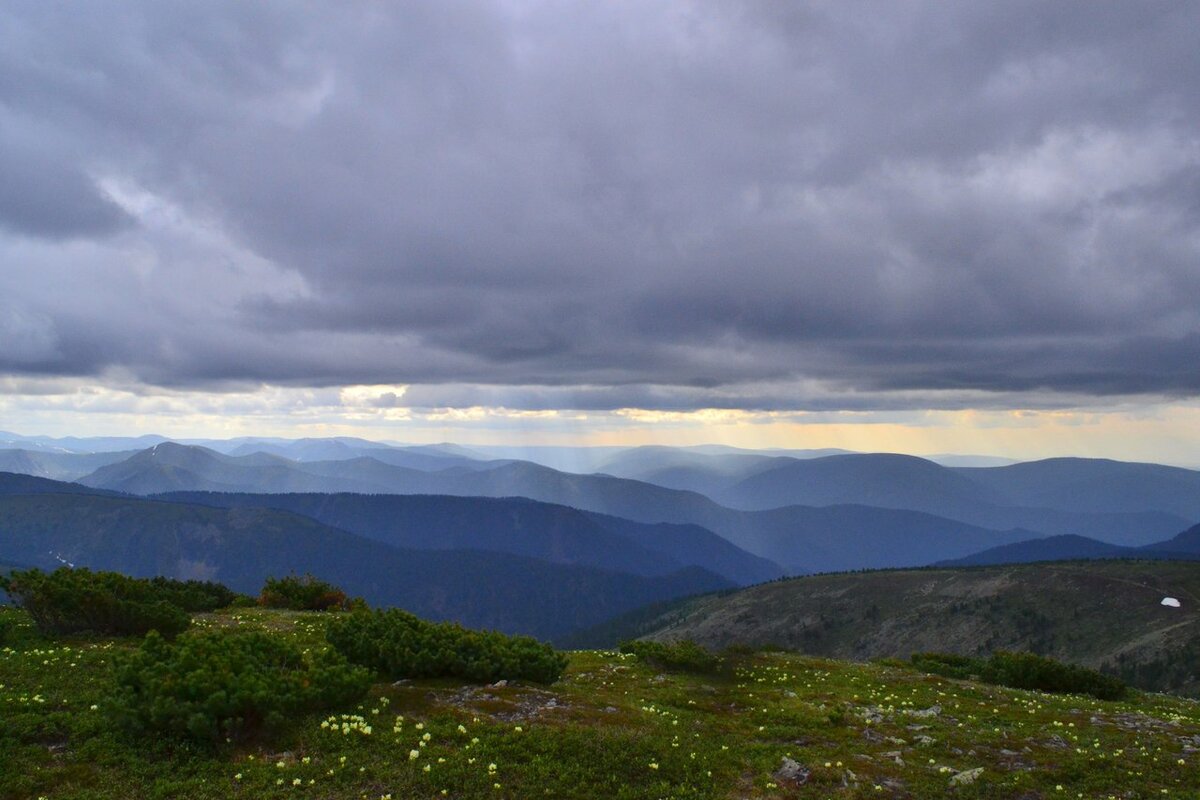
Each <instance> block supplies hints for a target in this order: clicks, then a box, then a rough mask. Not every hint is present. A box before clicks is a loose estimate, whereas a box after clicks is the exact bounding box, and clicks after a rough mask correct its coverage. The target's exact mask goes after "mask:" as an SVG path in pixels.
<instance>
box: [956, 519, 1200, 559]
mask: <svg viewBox="0 0 1200 800" xmlns="http://www.w3.org/2000/svg"><path fill="white" fill-rule="evenodd" d="M1107 558H1131V559H1136V558H1140V559H1152V560H1164V561H1171V560H1200V525H1195V526H1193V527H1191V528H1188V529H1187V530H1185V531H1183V532H1182V533H1180V534H1178V535H1176V536H1173V537H1171V538H1170V539H1167V540H1165V541H1162V542H1154V543H1153V544H1148V545H1144V546H1143V547H1120V546H1118V545H1113V544H1108V543H1106V542H1100V541H1097V540H1095V539H1089V538H1087V537H1086V536H1051V537H1048V538H1045V539H1030V540H1027V541H1022V542H1014V543H1012V544H1007V545H1001V546H999V547H992V548H988V549H987V550H983V551H980V552H978V553H972V554H971V555H969V556H965V557H963V558H956V559H950V560H946V561H941V562H939V563H938V564H937V565H936V566H946V567H968V566H985V565H990V564H1027V563H1031V562H1035V561H1072V560H1088V559H1107Z"/></svg>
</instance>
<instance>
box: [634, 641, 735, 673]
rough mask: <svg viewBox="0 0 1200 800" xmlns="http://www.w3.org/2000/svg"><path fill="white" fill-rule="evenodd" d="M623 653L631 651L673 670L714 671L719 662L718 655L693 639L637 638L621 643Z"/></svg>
mask: <svg viewBox="0 0 1200 800" xmlns="http://www.w3.org/2000/svg"><path fill="white" fill-rule="evenodd" d="M621 652H622V653H631V654H633V655H635V656H637V657H638V658H639V659H640V660H642V661H645V662H646V663H647V664H651V665H652V666H655V667H657V668H658V669H664V670H668V671H671V672H712V671H713V670H715V669H716V668H717V664H718V663H719V661H718V659H717V657H716V656H714V655H713V654H712V653H710V652H708V651H707V650H705V649H704V648H703V647H701V646H700V645H698V644H696V643H695V642H693V641H692V640H691V639H680V640H679V641H677V642H670V643H663V642H650V641H645V640H643V639H635V640H633V641H629V642H622V643H621Z"/></svg>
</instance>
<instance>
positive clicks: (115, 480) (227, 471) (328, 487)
mask: <svg viewBox="0 0 1200 800" xmlns="http://www.w3.org/2000/svg"><path fill="white" fill-rule="evenodd" d="M318 463H326V462H318ZM333 463H351V462H333ZM376 463H377V462H376ZM79 483H82V484H83V485H85V486H92V487H95V488H102V489H112V490H115V491H121V492H128V493H130V494H141V495H149V494H160V493H162V492H170V491H176V490H189V491H215V492H220V491H246V490H248V491H255V492H321V491H330V492H336V491H386V490H387V487H386V486H384V485H376V484H372V483H369V482H361V481H355V480H340V479H338V478H337V477H335V476H328V475H313V474H310V473H308V472H305V471H304V470H303V469H302V468H301V466H300V464H299V463H297V462H294V461H289V460H288V459H285V458H281V457H280V456H276V455H271V454H269V453H262V452H256V453H251V454H249V455H243V456H227V455H223V454H221V453H218V452H217V451H215V450H211V449H209V448H206V447H199V446H196V445H181V444H176V443H174V442H164V443H162V444H157V445H155V446H154V447H151V448H149V449H147V450H143V451H141V452H139V453H137V454H135V455H133V456H131V457H130V458H128V459H126V460H125V461H121V462H118V463H116V464H109V465H108V466H104V467H101V468H100V469H98V470H96V471H95V472H93V473H92V474H90V475H87V476H84V477H83V478H81V479H80V480H79Z"/></svg>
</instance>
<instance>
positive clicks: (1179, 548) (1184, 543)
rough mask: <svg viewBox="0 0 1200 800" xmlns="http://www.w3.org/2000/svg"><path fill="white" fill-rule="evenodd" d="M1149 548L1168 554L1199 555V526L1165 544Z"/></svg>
mask: <svg viewBox="0 0 1200 800" xmlns="http://www.w3.org/2000/svg"><path fill="white" fill-rule="evenodd" d="M1151 548H1152V549H1154V550H1160V551H1165V552H1169V553H1187V554H1191V555H1200V525H1193V526H1192V527H1190V528H1188V529H1187V530H1186V531H1183V532H1182V533H1180V534H1178V535H1176V536H1174V537H1172V538H1170V539H1168V540H1166V541H1165V542H1158V543H1156V544H1154V545H1152V546H1151Z"/></svg>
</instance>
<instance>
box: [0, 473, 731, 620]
mask: <svg viewBox="0 0 1200 800" xmlns="http://www.w3.org/2000/svg"><path fill="white" fill-rule="evenodd" d="M0 520H3V532H4V535H3V536H0V562H3V563H19V564H28V565H32V566H38V567H42V568H45V569H52V568H55V567H57V566H59V565H60V564H62V563H64V562H69V563H72V564H74V565H76V566H88V567H92V568H96V569H111V570H117V571H120V572H125V573H128V574H131V575H144V576H148V575H168V576H171V577H177V578H204V579H212V580H217V581H221V582H222V583H225V584H227V585H229V586H230V587H232V588H234V589H237V590H239V591H244V592H256V591H257V590H258V589H259V588H260V587H261V585H262V582H263V580H264V579H265V578H266V577H267V576H269V575H283V574H287V573H290V572H296V573H304V572H311V573H313V574H314V575H318V576H320V577H322V578H325V579H327V580H330V581H333V582H334V583H336V584H338V585H340V586H342V587H343V588H344V589H346V590H347V591H348V592H350V593H351V594H354V595H359V596H362V597H365V598H366V599H367V600H368V601H369V602H371V603H372V604H374V605H383V606H390V605H396V606H401V607H403V608H407V609H409V610H411V611H413V612H415V613H417V614H420V615H421V616H425V617H430V618H434V619H453V620H457V621H460V622H463V623H464V624H467V625H471V626H476V627H486V628H497V629H500V630H505V631H510V632H523V633H530V634H534V635H537V636H543V637H550V638H554V637H559V636H562V635H565V634H567V633H569V632H571V631H573V630H576V629H579V628H581V627H584V626H587V625H592V624H595V623H598V622H601V621H603V620H605V619H607V618H609V617H612V616H614V615H616V614H620V613H623V612H625V611H629V610H631V609H633V608H636V607H639V606H641V605H645V604H647V603H651V602H656V601H660V600H663V599H665V598H669V597H677V596H683V595H688V594H694V593H697V592H703V591H710V590H714V589H720V588H724V587H728V586H731V585H732V584H731V583H730V582H728V581H726V580H724V579H723V578H720V577H719V576H717V575H714V574H712V573H710V572H707V571H706V570H703V569H700V568H696V567H689V568H687V569H684V570H680V571H677V572H674V573H671V574H669V575H665V576H657V577H644V576H636V575H630V574H627V573H620V572H614V571H610V570H602V569H596V568H594V567H585V566H575V565H568V564H550V563H548V562H546V561H542V560H539V559H533V558H527V557H523V556H517V555H511V554H508V553H497V552H480V551H473V550H411V549H403V548H397V547H393V546H390V545H386V544H384V543H382V542H378V541H373V540H371V539H367V538H365V537H361V536H356V535H354V534H351V533H347V532H345V531H341V530H338V529H336V528H333V527H330V526H328V525H323V524H322V523H320V522H317V521H316V520H313V519H310V518H308V517H304V516H301V515H298V514H292V513H290V512H285V511H279V510H275V509H262V508H235V509H224V508H213V507H209V506H200V505H189V504H183V503H171V502H162V501H153V500H144V499H135V498H128V497H106V496H100V495H85V494H73V495H72V494H29V495H13V494H9V495H3V496H0Z"/></svg>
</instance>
